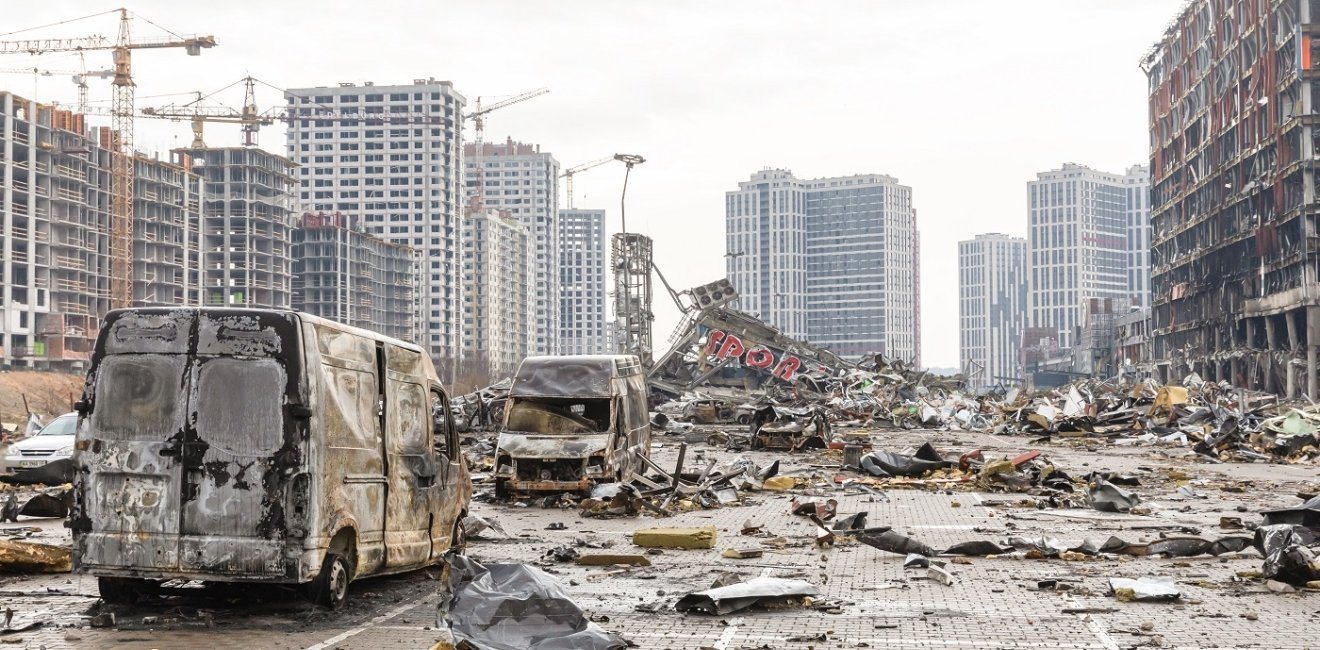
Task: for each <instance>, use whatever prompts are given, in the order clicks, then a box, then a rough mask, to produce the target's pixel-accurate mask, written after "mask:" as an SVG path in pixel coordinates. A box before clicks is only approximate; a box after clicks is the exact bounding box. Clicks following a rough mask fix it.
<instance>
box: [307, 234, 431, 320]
mask: <svg viewBox="0 0 1320 650" xmlns="http://www.w3.org/2000/svg"><path fill="white" fill-rule="evenodd" d="M417 265H418V260H417V258H416V255H415V252H414V250H413V249H412V248H411V247H408V246H404V245H403V244H394V243H391V242H387V241H385V240H383V239H379V238H376V237H372V236H371V235H368V234H367V233H365V232H363V231H362V230H361V229H360V226H359V225H358V223H357V219H356V218H353V217H350V216H348V215H345V214H343V213H340V212H335V213H332V214H326V213H316V214H312V213H306V214H303V216H302V218H301V219H300V220H299V222H298V227H297V228H296V229H294V231H293V308H294V309H297V310H299V311H305V312H308V313H310V314H315V315H317V316H321V317H324V318H329V319H331V320H334V321H338V322H340V323H345V324H348V325H352V326H354V327H361V328H363V329H368V330H371V331H373V332H379V333H381V334H384V335H385V336H392V337H394V338H396V339H402V340H404V341H416V340H417V329H416V327H415V325H416V322H417V317H416V316H417V282H418V278H417V272H418V266H417Z"/></svg>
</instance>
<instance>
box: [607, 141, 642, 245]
mask: <svg viewBox="0 0 1320 650" xmlns="http://www.w3.org/2000/svg"><path fill="white" fill-rule="evenodd" d="M614 159H615V160H617V161H619V162H621V163H623V164H624V165H627V167H628V168H627V169H626V170H625V171H624V172H623V193H622V194H621V195H619V221H620V230H621V232H622V233H623V234H627V233H628V213H627V207H626V203H625V201H626V200H627V198H628V176H630V175H631V174H632V168H633V165H640V164H642V163H644V162H646V159H645V158H643V157H641V156H638V155H636V154H630V153H616V154H614Z"/></svg>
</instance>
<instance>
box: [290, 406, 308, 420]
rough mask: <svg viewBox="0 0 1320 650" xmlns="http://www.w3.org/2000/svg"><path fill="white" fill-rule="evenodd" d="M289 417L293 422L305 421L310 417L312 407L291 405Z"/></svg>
mask: <svg viewBox="0 0 1320 650" xmlns="http://www.w3.org/2000/svg"><path fill="white" fill-rule="evenodd" d="M289 417H292V418H294V419H295V420H307V419H310V418H311V417H312V407H310V406H307V405H306V404H291V405H290V406H289Z"/></svg>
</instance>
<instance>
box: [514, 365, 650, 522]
mask: <svg viewBox="0 0 1320 650" xmlns="http://www.w3.org/2000/svg"><path fill="white" fill-rule="evenodd" d="M646 398H647V385H646V377H645V375H644V374H643V372H642V366H641V363H640V362H639V361H638V360H637V357H635V356H631V355H583V356H563V357H528V358H527V359H525V360H523V362H522V365H520V366H519V367H518V374H517V375H516V376H515V377H514V379H513V386H512V387H511V388H510V389H509V397H508V401H507V402H506V403H505V408H504V425H503V427H502V428H501V430H500V435H499V440H498V442H497V443H496V449H495V491H496V493H497V494H498V495H500V496H504V495H507V494H509V493H510V492H544V491H554V492H584V491H586V490H587V489H589V488H590V487H591V484H592V483H593V482H598V481H630V480H632V476H633V472H635V471H639V470H640V469H641V467H642V461H641V460H640V457H643V456H649V455H650V452H651V420H650V414H649V412H648V411H647V399H646Z"/></svg>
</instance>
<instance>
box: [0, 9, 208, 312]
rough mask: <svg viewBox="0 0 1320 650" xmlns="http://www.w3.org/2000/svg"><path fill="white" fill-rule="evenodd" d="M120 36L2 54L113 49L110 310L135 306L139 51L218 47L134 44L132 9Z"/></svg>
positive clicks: (11, 48)
mask: <svg viewBox="0 0 1320 650" xmlns="http://www.w3.org/2000/svg"><path fill="white" fill-rule="evenodd" d="M118 11H119V36H118V38H116V39H115V40H114V41H110V40H109V39H107V38H105V37H104V36H87V37H82V38H42V39H31V40H16V41H0V54H31V55H36V54H46V53H50V52H80V53H81V52H86V51H89V50H110V51H111V53H112V55H113V57H112V60H113V62H114V78H113V80H112V81H111V84H112V85H113V87H114V95H113V101H112V109H111V110H112V113H113V115H112V119H111V129H112V132H113V133H114V136H115V141H114V157H113V160H112V164H111V174H110V306H111V308H112V309H120V308H124V307H132V306H133V122H134V118H135V116H134V114H133V102H134V94H135V87H136V84H134V82H133V62H132V54H133V50H147V49H160V48H177V47H181V48H183V49H184V51H185V52H187V53H188V55H189V56H197V55H199V54H201V53H202V50H203V49H204V48H210V47H215V37H214V36H196V35H194V36H187V37H181V36H170V37H168V38H157V39H147V40H137V41H134V40H133V22H132V19H131V17H130V15H129V13H128V10H127V9H119V10H118Z"/></svg>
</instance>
